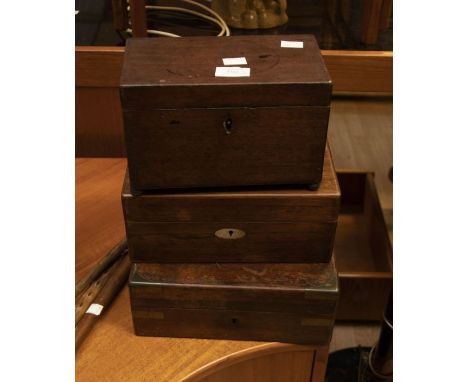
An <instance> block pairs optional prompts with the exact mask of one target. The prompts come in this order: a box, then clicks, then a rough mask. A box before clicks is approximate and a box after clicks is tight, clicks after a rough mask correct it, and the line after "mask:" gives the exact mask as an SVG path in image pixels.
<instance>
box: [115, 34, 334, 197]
mask: <svg viewBox="0 0 468 382" xmlns="http://www.w3.org/2000/svg"><path fill="white" fill-rule="evenodd" d="M293 38H294V39H295V40H302V41H303V42H304V49H285V48H281V46H280V45H281V40H282V39H293ZM238 56H242V57H245V58H246V59H247V62H248V67H250V69H251V75H250V77H241V78H222V77H215V75H214V73H215V69H216V67H217V66H222V65H223V62H222V58H223V57H238ZM183 57H190V60H186V59H183ZM330 96H331V80H330V77H329V75H328V72H327V70H326V68H325V65H324V63H323V59H322V57H321V55H320V50H319V48H318V46H317V43H316V41H315V38H314V37H313V36H239V37H230V38H226V39H223V38H217V37H194V38H183V39H176V41H174V40H169V39H130V40H128V42H127V48H126V52H125V59H124V65H123V69H122V80H121V98H122V108H123V116H124V130H125V141H126V147H127V156H128V162H129V174H130V181H131V184H132V187H133V189H135V190H155V189H168V188H192V187H222V186H241V185H242V186H249V185H276V184H317V183H319V182H320V179H321V175H322V174H321V170H322V165H323V152H324V149H325V144H326V137H327V130H328V118H329V112H330V108H329V104H330Z"/></svg>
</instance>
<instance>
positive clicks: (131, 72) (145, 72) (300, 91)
mask: <svg viewBox="0 0 468 382" xmlns="http://www.w3.org/2000/svg"><path fill="white" fill-rule="evenodd" d="M281 40H294V41H296V40H300V41H303V43H304V48H303V49H286V48H281ZM225 57H245V58H246V60H247V65H246V67H249V68H250V76H249V77H230V78H227V77H215V69H216V67H217V66H223V61H222V59H223V58H225ZM120 86H121V93H122V109H123V110H124V111H127V110H147V109H151V108H160V109H166V108H169V109H175V108H186V107H190V108H200V107H201V108H213V107H220V108H223V107H262V106H264V107H269V106H329V105H330V97H331V89H332V84H331V79H330V76H329V74H328V72H327V69H326V67H325V65H324V62H323V58H322V56H321V55H320V50H319V47H318V44H317V41H316V40H315V37H313V35H291V36H289V35H282V36H232V37H229V38H219V37H213V36H205V37H184V38H176V39H169V38H151V39H138V38H133V39H128V40H127V46H126V48H125V57H124V64H123V67H122V76H121V81H120ZM175 95H177V97H174V96H175Z"/></svg>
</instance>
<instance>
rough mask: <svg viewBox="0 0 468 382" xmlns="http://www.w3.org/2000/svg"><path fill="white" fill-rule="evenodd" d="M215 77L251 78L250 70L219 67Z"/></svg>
mask: <svg viewBox="0 0 468 382" xmlns="http://www.w3.org/2000/svg"><path fill="white" fill-rule="evenodd" d="M215 77H250V68H241V67H239V66H227V67H224V66H218V67H216V72H215Z"/></svg>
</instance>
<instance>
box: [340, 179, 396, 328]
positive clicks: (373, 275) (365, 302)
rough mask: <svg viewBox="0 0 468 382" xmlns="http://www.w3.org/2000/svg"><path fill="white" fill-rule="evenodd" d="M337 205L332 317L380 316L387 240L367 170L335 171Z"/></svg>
mask: <svg viewBox="0 0 468 382" xmlns="http://www.w3.org/2000/svg"><path fill="white" fill-rule="evenodd" d="M337 176H338V180H339V182H340V188H341V194H342V206H341V211H340V216H339V217H338V226H337V230H336V237H335V247H334V253H335V259H336V267H337V270H338V275H339V279H340V301H339V304H338V310H337V319H343V320H381V319H382V312H383V309H384V308H385V304H386V301H387V296H388V294H389V292H390V290H391V287H392V245H391V242H390V239H389V236H388V232H387V229H386V226H385V221H384V218H383V214H382V209H381V207H380V202H379V199H378V196H377V192H376V189H375V185H374V180H373V174H372V173H368V172H359V171H343V170H338V171H337Z"/></svg>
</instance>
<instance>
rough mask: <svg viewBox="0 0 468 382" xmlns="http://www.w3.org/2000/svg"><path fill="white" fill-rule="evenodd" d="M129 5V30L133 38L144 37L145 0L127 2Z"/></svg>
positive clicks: (145, 34)
mask: <svg viewBox="0 0 468 382" xmlns="http://www.w3.org/2000/svg"><path fill="white" fill-rule="evenodd" d="M129 5H130V24H131V25H130V29H131V30H132V36H134V37H146V36H147V35H148V33H147V32H146V30H147V29H148V28H147V26H146V10H145V0H129Z"/></svg>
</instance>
